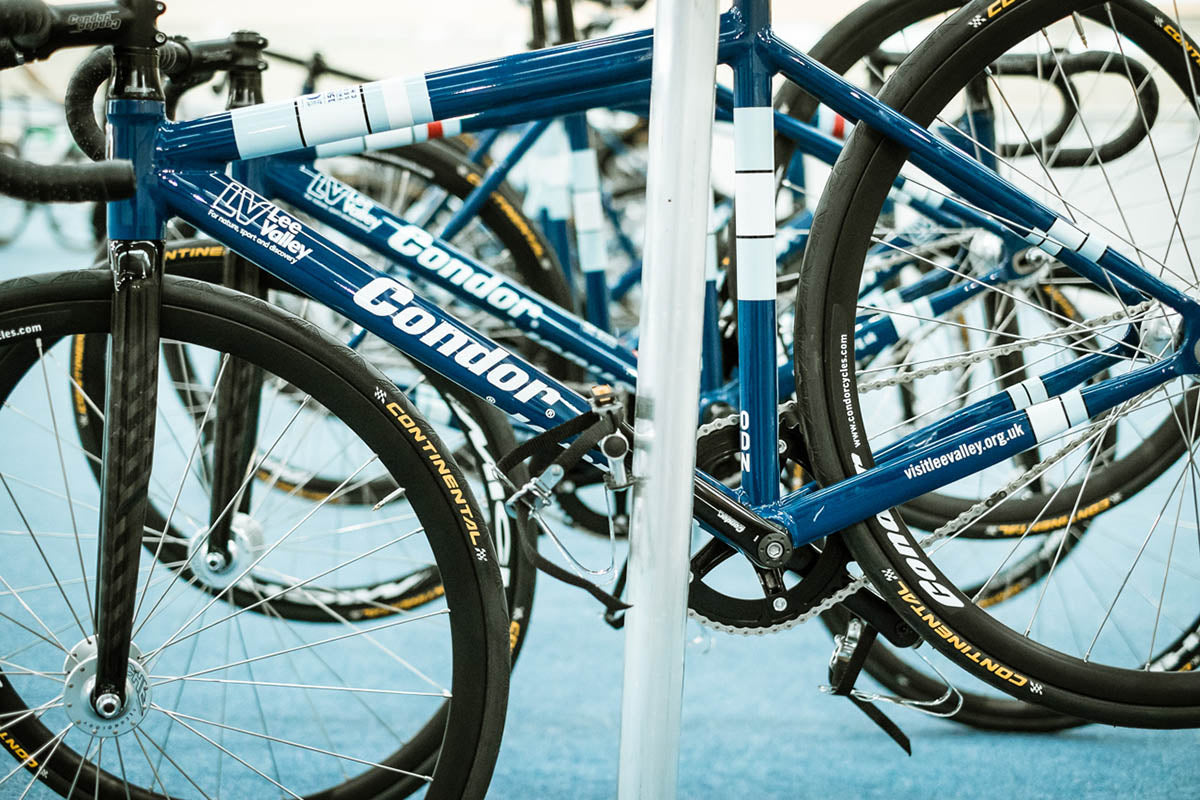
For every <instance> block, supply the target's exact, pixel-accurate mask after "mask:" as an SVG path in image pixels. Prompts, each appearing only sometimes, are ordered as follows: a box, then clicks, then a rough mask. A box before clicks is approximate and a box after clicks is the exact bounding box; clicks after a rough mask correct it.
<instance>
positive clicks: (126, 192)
mask: <svg viewBox="0 0 1200 800" xmlns="http://www.w3.org/2000/svg"><path fill="white" fill-rule="evenodd" d="M133 192H134V176H133V164H131V163H129V162H128V161H100V162H97V163H95V164H70V165H67V164H32V163H30V162H28V161H22V160H20V159H18V158H13V157H12V156H5V155H0V194H6V195H9V196H10V197H17V198H20V199H22V200H30V201H32V202H35V203H85V202H107V201H109V200H120V199H122V198H125V197H131V196H132V195H133Z"/></svg>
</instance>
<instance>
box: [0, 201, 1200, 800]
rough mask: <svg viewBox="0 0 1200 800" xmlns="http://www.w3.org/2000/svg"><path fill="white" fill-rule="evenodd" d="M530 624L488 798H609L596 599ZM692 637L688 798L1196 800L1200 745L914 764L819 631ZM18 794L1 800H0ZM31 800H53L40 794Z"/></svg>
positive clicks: (606, 662) (933, 735) (615, 719)
mask: <svg viewBox="0 0 1200 800" xmlns="http://www.w3.org/2000/svg"><path fill="white" fill-rule="evenodd" d="M86 262H87V257H86V256H81V255H78V254H71V253H66V252H64V251H62V250H59V249H57V248H55V247H53V245H52V243H51V242H50V237H49V234H48V233H47V232H46V231H45V229H44V226H42V225H41V224H40V223H35V224H34V226H33V227H32V228H31V229H30V230H29V231H27V232H26V233H25V234H24V235H23V236H22V238H21V239H20V240H19V241H18V242H17V243H15V244H14V245H12V246H10V247H8V248H6V249H4V250H3V251H0V275H3V276H4V277H6V278H7V277H15V276H17V275H20V274H26V273H30V272H40V271H45V270H52V269H58V268H64V267H71V266H78V267H81V266H84V265H85V264H86ZM571 544H572V546H574V547H576V548H578V550H579V551H580V553H581V554H582V555H581V557H582V558H583V559H584V560H585V562H587V563H591V564H596V563H603V562H604V561H605V560H606V559H607V552H606V547H607V546H606V545H605V544H603V543H601V542H599V541H598V540H594V539H589V538H586V537H584V536H582V535H577V536H573V537H571ZM0 557H2V556H0ZM530 624H531V627H530V633H529V638H528V640H527V643H526V645H525V650H524V653H523V655H522V657H521V659H520V663H519V664H518V665H517V669H516V672H515V674H514V679H513V685H512V694H511V700H510V704H509V718H508V727H507V731H506V734H505V739H504V745H503V749H502V751H501V755H500V760H499V763H498V765H497V767H496V773H495V778H494V781H493V785H492V792H491V796H492V797H495V798H611V797H613V796H615V794H616V773H617V752H618V738H619V727H620V702H621V674H622V663H621V657H622V641H623V639H622V634H621V632H619V631H614V630H612V629H611V628H609V627H608V626H607V625H605V624H604V622H603V621H602V619H601V617H600V610H599V606H598V605H597V604H596V603H595V602H594V601H593V600H591V599H590V598H589V597H587V596H586V595H584V594H583V593H582V592H580V591H578V590H575V589H572V588H569V587H566V586H564V585H562V584H559V583H557V582H554V581H552V580H548V579H543V580H541V581H540V583H539V589H538V592H537V595H536V602H535V606H534V613H533V615H532V618H531V623H530ZM688 636H689V637H690V643H689V645H688V649H687V667H686V679H685V681H686V682H685V689H684V702H683V736H682V741H681V754H680V780H679V786H680V789H679V796H680V797H683V798H710V797H712V798H737V799H738V800H742V799H743V798H751V797H753V798H756V799H757V798H809V797H812V798H832V797H836V798H874V797H880V798H882V797H915V798H925V797H955V798H960V797H961V798H966V797H986V798H991V797H997V798H998V797H1024V798H1041V797H1056V798H1057V797H1073V798H1074V797H1081V798H1110V797H1111V798H1170V799H1171V800H1178V799H1179V798H1200V759H1198V757H1197V753H1198V752H1200V731H1167V732H1162V731H1134V730H1123V729H1115V728H1107V727H1100V726H1089V727H1085V728H1080V729H1077V730H1073V731H1068V732H1065V733H1059V734H1053V735H1011V734H1009V735H1000V734H990V733H984V732H979V731H974V730H970V729H967V728H964V727H962V726H960V725H955V724H953V723H949V722H945V721H942V720H939V719H932V718H929V717H925V716H922V715H920V714H916V713H913V712H908V711H903V710H896V711H890V712H889V713H891V715H892V716H893V718H894V719H895V720H896V721H897V722H898V723H899V724H900V725H901V727H902V728H903V729H904V730H905V731H906V732H907V733H908V734H909V736H910V737H911V738H912V740H913V750H914V754H913V757H912V758H908V757H906V756H904V754H903V753H902V752H901V751H900V749H899V748H897V747H896V745H895V744H893V743H892V742H891V741H890V740H889V739H888V738H887V737H886V736H885V735H884V734H883V733H881V732H880V731H879V730H878V729H877V728H875V726H874V725H873V724H872V723H871V722H870V721H869V720H867V719H866V718H865V717H864V716H863V715H862V714H861V713H860V712H859V711H858V710H856V709H855V708H854V707H853V706H852V705H851V704H850V703H849V702H847V701H846V700H843V699H836V698H830V697H826V696H824V695H822V694H820V693H819V692H818V691H817V686H818V685H819V684H821V683H822V682H823V681H824V679H825V670H826V664H827V661H828V657H829V652H830V648H831V644H830V640H829V637H828V635H827V634H826V633H825V631H824V630H823V629H822V628H820V627H819V626H818V625H816V624H810V625H807V626H804V627H802V628H800V629H798V630H793V631H789V632H785V633H782V634H777V635H773V636H764V637H733V636H727V635H724V634H720V633H710V632H707V631H704V630H703V629H701V628H700V627H699V626H697V625H696V624H694V623H689V625H688ZM21 789H23V787H21V786H18V787H16V788H15V789H13V790H11V791H9V790H7V788H6V787H5V788H0V800H9V798H17V797H18V796H19V794H20V791H21ZM26 796H27V797H29V798H31V800H32V799H33V798H48V797H52V796H54V795H52V794H51V793H50V792H48V791H47V790H46V789H45V788H44V787H41V786H37V787H36V788H34V789H33V790H32V791H30V792H29V794H28V795H26ZM238 800H240V799H238Z"/></svg>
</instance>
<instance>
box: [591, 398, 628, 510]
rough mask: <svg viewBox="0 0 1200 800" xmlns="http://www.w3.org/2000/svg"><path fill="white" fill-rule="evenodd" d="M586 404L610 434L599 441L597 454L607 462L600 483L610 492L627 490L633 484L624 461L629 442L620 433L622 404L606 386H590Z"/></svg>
mask: <svg viewBox="0 0 1200 800" xmlns="http://www.w3.org/2000/svg"><path fill="white" fill-rule="evenodd" d="M588 403H589V404H590V405H591V407H592V411H594V412H596V414H597V415H598V416H599V417H600V419H601V420H603V421H604V422H606V423H607V424H608V426H609V428H610V429H611V430H612V433H610V434H608V435H607V436H605V437H604V438H603V439H601V440H600V452H602V453H603V454H604V457H605V459H607V460H608V474H607V475H605V476H604V484H605V485H606V486H607V487H608V488H609V489H610V490H611V491H614V492H617V491H621V490H622V489H628V488H629V487H630V486H632V485H633V479H632V478H631V476H630V475H629V470H628V469H627V468H626V467H625V458H626V456H628V455H629V440H628V439H626V438H625V434H624V433H622V432H621V423H622V422H624V421H625V404H624V403H622V402H621V401H620V400H619V399H618V397H617V393H616V392H614V391H613V388H612V387H611V386H609V385H607V384H600V385H597V386H593V387H592V390H591V392H590V394H589V397H588Z"/></svg>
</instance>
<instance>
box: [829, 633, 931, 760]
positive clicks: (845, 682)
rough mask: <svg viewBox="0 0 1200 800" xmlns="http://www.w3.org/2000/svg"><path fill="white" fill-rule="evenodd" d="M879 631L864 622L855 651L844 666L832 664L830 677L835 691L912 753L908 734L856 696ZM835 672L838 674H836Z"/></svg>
mask: <svg viewBox="0 0 1200 800" xmlns="http://www.w3.org/2000/svg"><path fill="white" fill-rule="evenodd" d="M877 634H878V631H876V630H875V628H874V627H872V626H871V625H868V624H866V623H863V628H862V633H861V634H860V635H859V637H858V644H856V645H855V647H854V652H852V653H851V654H850V658H849V660H848V661H847V662H846V665H845V666H844V667H841V668H840V669H838V670H835V669H834V668H833V666H832V665H831V666H830V670H829V671H830V676H829V677H830V679H831V683H832V684H833V693H834V694H835V695H838V696H840V697H845V698H847V699H848V700H849V701H850V702H851V703H853V704H854V705H855V706H856V707H858V709H859V710H860V711H862V712H863V713H864V714H866V715H867V717H868V718H869V719H870V720H871V721H872V722H874V723H875V724H876V725H878V726H879V727H880V728H881V729H882V730H883V732H884V733H886V734H887V735H888V736H890V737H891V738H892V741H893V742H895V743H896V744H898V745H900V747H901V749H903V750H904V752H905V753H908V755H910V756H911V755H912V742H910V741H909V739H908V736H906V735H905V733H904V731H902V730H900V727H899V726H898V725H896V723H894V722H892V720H891V719H890V718H888V716H887V714H884V713H883V712H882V711H880V710H879V708H878V707H877V706H876V705H875V704H874V703H871V702H868V701H866V700H863V699H862V698H860V697H855V696H854V693H853V692H854V684H855V682H856V681H857V680H858V675H859V673H860V672H862V668H863V664H865V663H866V661H867V654H868V653H869V652H870V651H871V646H872V645H873V644H875V637H876V635H877ZM835 672H836V673H837V674H835Z"/></svg>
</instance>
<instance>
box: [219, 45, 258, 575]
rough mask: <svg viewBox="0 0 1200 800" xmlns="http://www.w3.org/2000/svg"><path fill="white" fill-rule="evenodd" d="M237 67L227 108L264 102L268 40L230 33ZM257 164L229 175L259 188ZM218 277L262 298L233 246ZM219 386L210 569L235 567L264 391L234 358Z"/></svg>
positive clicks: (250, 368) (250, 268) (254, 275)
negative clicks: (237, 530) (238, 516)
mask: <svg viewBox="0 0 1200 800" xmlns="http://www.w3.org/2000/svg"><path fill="white" fill-rule="evenodd" d="M232 38H233V40H234V42H235V47H236V51H237V52H236V59H235V60H236V62H237V64H236V66H234V67H233V68H231V69H230V70H229V83H228V86H229V95H228V102H227V103H226V108H242V107H244V106H251V105H256V104H258V103H261V102H263V92H262V68H263V67H265V66H266V62H264V61H263V60H262V56H261V53H262V49H263V48H264V47H266V45H267V40H266V39H264V38H262V37H261V36H259V35H258V34H257V33H252V32H250V31H238V32H237V33H235V34H234V35H233V37H232ZM259 166H260V165H256V164H253V163H246V162H237V163H235V164H234V165H233V177H234V178H235V179H237V180H239V181H241V182H242V183H245V184H247V185H248V186H251V187H252V188H256V189H261V186H262V181H261V180H258V178H259V176H258V175H257V174H256V172H258V171H259V170H258V168H259ZM221 282H222V284H223V285H225V286H227V287H229V288H230V289H235V290H237V291H239V292H244V293H245V294H249V295H253V296H255V297H262V296H263V295H264V291H263V289H262V281H261V276H260V272H259V269H258V267H257V266H255V265H254V264H252V263H251V262H249V261H247V260H246V259H244V258H242V257H241V256H239V255H238V254H236V253H234V252H233V251H232V250H226V251H225V264H224V268H223V270H222V275H221ZM223 361H224V364H223V366H222V367H221V377H220V383H219V384H218V385H217V396H216V400H215V407H216V426H215V433H214V436H213V464H212V487H211V494H210V498H209V517H208V519H209V527H208V538H207V543H206V545H205V554H204V557H205V559H206V561H207V562H208V564H207V565H208V568H209V569H210V570H212V571H214V572H221V571H223V570H226V569H234V568H235V566H234V553H233V552H232V551H231V549H230V543H231V541H232V539H233V533H234V531H233V522H234V514H235V512H236V511H248V510H249V508H250V487H251V486H252V485H253V484H252V482H251V481H250V480H248V478H249V475H248V474H247V473H248V470H250V469H251V468H252V464H253V459H254V451H255V448H254V445H255V442H256V441H257V439H258V411H259V399H260V397H261V394H262V370H261V369H259V368H258V367H256V366H254V365H253V364H248V363H246V362H245V361H243V360H241V359H239V358H234V357H232V356H230V357H228V358H227V359H223Z"/></svg>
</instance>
